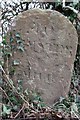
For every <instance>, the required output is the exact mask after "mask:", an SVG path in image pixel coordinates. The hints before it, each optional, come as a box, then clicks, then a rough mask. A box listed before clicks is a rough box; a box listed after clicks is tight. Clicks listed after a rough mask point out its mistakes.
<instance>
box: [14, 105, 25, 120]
mask: <svg viewBox="0 0 80 120" xmlns="http://www.w3.org/2000/svg"><path fill="white" fill-rule="evenodd" d="M24 106H25V103H24V104H23V106H22V108H21V109H20V110H19V112H18V113H17V114H16V115H15V117H14V119H15V118H17V117H18V116H19V114H20V113H21V111H22V110H23V109H24Z"/></svg>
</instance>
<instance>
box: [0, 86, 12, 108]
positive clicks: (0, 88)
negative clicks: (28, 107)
mask: <svg viewBox="0 0 80 120" xmlns="http://www.w3.org/2000/svg"><path fill="white" fill-rule="evenodd" d="M0 90H1V91H2V92H3V93H4V94H5V96H6V97H7V99H8V100H9V102H10V103H11V105H12V106H13V104H12V102H11V101H10V99H9V97H8V95H7V94H6V92H5V90H3V89H2V87H0Z"/></svg>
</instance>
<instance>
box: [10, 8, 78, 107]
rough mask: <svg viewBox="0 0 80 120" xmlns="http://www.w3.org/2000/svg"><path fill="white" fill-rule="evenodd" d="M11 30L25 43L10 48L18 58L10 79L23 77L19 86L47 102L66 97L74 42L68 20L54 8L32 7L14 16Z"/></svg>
mask: <svg viewBox="0 0 80 120" xmlns="http://www.w3.org/2000/svg"><path fill="white" fill-rule="evenodd" d="M14 30H15V31H14ZM11 31H13V33H16V32H19V33H20V34H21V37H22V39H23V42H24V46H25V50H24V52H19V51H18V50H17V51H16V50H15V51H14V57H13V59H15V60H19V61H20V65H19V66H16V73H15V75H14V76H13V80H14V82H15V83H16V82H17V81H18V80H23V88H24V89H26V88H28V89H30V90H35V91H36V92H39V93H40V94H41V96H42V98H43V100H44V101H45V103H47V104H48V105H52V104H53V103H54V102H55V101H57V100H58V99H59V97H60V96H63V97H66V96H67V94H68V91H69V87H70V81H71V74H72V68H73V65H74V64H73V63H74V59H75V55H76V48H77V42H78V38H77V33H76V30H75V28H74V27H73V25H72V24H71V23H70V21H69V20H68V19H67V18H65V17H64V16H63V15H62V14H60V13H58V12H57V11H51V10H40V9H33V10H28V11H26V12H23V13H22V14H20V15H18V16H17V18H16V19H15V20H14V22H13V26H12V28H11ZM13 59H12V60H13Z"/></svg>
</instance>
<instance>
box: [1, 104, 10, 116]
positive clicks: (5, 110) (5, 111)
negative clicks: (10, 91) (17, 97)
mask: <svg viewBox="0 0 80 120" xmlns="http://www.w3.org/2000/svg"><path fill="white" fill-rule="evenodd" d="M10 112H11V109H8V108H7V106H6V105H5V104H3V112H2V114H7V115H8V114H10Z"/></svg>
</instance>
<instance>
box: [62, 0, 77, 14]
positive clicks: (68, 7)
mask: <svg viewBox="0 0 80 120" xmlns="http://www.w3.org/2000/svg"><path fill="white" fill-rule="evenodd" d="M63 8H67V9H70V10H72V11H73V12H74V13H75V14H78V13H79V11H78V10H76V9H74V8H73V7H70V6H66V5H65V0H63Z"/></svg>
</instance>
